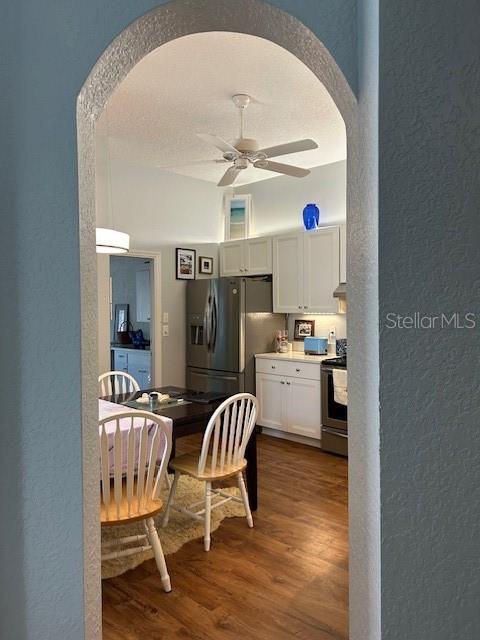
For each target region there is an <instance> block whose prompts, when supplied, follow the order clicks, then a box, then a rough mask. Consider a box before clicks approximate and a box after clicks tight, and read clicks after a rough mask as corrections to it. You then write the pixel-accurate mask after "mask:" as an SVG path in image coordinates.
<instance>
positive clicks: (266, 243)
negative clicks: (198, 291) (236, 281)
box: [220, 237, 272, 277]
mask: <svg viewBox="0 0 480 640" xmlns="http://www.w3.org/2000/svg"><path fill="white" fill-rule="evenodd" d="M270 273H272V238H269V237H261V238H249V239H248V240H236V241H232V242H224V243H222V244H221V245H220V275H221V276H227V277H228V276H257V275H260V276H263V275H268V274H270Z"/></svg>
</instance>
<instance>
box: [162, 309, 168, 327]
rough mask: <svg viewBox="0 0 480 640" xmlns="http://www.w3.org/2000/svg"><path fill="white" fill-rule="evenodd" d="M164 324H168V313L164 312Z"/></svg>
mask: <svg viewBox="0 0 480 640" xmlns="http://www.w3.org/2000/svg"><path fill="white" fill-rule="evenodd" d="M163 323H164V324H168V311H164V312H163Z"/></svg>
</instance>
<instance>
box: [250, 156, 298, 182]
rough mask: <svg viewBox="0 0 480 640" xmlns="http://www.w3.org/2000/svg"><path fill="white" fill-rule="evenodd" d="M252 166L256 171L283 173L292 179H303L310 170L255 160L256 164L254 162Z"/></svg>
mask: <svg viewBox="0 0 480 640" xmlns="http://www.w3.org/2000/svg"><path fill="white" fill-rule="evenodd" d="M253 166H254V167H256V168H257V169H266V170H267V171H275V172H276V173H284V174H285V175H286V176H293V177H294V178H304V177H305V176H308V174H309V173H310V169H303V168H302V167H294V166H293V165H291V164H283V163H281V162H272V161H271V160H257V162H254V164H253Z"/></svg>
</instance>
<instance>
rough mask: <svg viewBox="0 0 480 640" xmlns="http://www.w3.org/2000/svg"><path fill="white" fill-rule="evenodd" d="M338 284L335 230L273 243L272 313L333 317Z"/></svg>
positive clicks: (337, 234)
mask: <svg viewBox="0 0 480 640" xmlns="http://www.w3.org/2000/svg"><path fill="white" fill-rule="evenodd" d="M339 282H340V232H339V227H338V226H334V227H323V228H320V229H317V230H316V231H310V232H299V233H290V234H285V235H281V236H276V237H275V238H274V239H273V310H274V312H276V313H297V314H298V313H302V314H308V313H336V312H337V310H338V304H337V301H336V299H335V298H334V297H333V292H334V290H335V289H336V287H337V286H338V284H339Z"/></svg>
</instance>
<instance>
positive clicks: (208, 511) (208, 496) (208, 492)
mask: <svg viewBox="0 0 480 640" xmlns="http://www.w3.org/2000/svg"><path fill="white" fill-rule="evenodd" d="M211 517H212V483H211V482H206V483H205V537H204V546H205V551H210V526H211Z"/></svg>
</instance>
